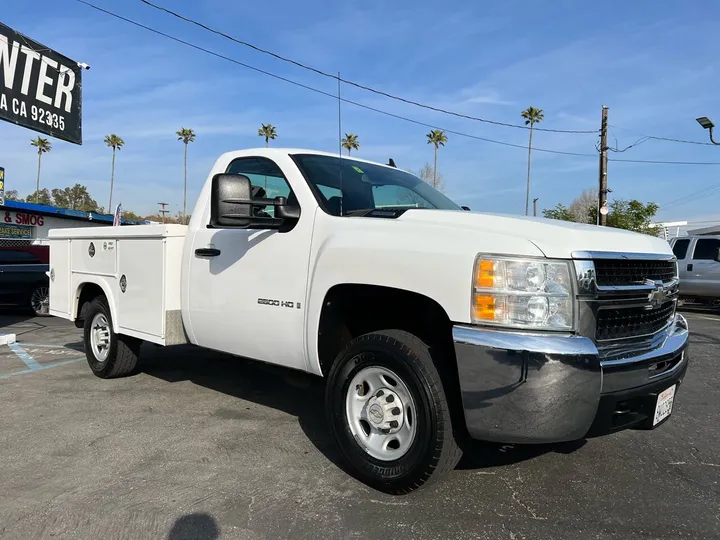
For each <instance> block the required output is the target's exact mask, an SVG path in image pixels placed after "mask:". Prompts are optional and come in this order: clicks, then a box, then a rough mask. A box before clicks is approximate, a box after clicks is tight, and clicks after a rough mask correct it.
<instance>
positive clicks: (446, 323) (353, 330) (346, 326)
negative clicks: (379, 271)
mask: <svg viewBox="0 0 720 540" xmlns="http://www.w3.org/2000/svg"><path fill="white" fill-rule="evenodd" d="M387 329H398V330H405V331H407V332H410V333H411V334H414V335H416V336H417V337H419V338H420V339H422V340H423V341H424V342H425V343H426V344H427V345H428V346H429V347H430V349H431V351H433V350H434V351H437V352H439V353H440V354H434V355H433V356H434V357H435V358H442V359H443V360H444V361H448V360H450V361H451V364H452V365H454V364H455V352H454V348H453V342H452V323H451V322H450V319H449V318H448V315H447V313H445V310H444V309H443V308H442V306H440V304H438V303H437V302H436V301H435V300H432V299H431V298H428V297H427V296H423V295H421V294H418V293H414V292H410V291H405V290H402V289H395V288H392V287H381V286H376V285H354V284H343V285H336V286H335V287H333V288H332V289H330V290H329V291H328V293H327V295H326V296H325V300H324V303H323V309H322V313H321V314H320V326H319V328H318V354H319V360H320V368H321V369H322V373H323V375H325V376H326V375H327V374H328V372H329V371H330V367H331V366H332V363H333V361H334V360H335V358H336V357H337V355H338V354H339V353H340V351H341V350H342V349H343V348H345V346H346V345H347V344H348V343H349V342H350V341H352V340H353V339H354V338H356V337H358V336H361V335H363V334H367V333H368V332H373V331H376V330H387Z"/></svg>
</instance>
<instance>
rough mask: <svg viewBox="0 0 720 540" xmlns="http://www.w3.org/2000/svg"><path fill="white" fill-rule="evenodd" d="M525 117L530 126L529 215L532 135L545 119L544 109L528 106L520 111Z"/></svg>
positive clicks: (528, 207) (526, 210)
mask: <svg viewBox="0 0 720 540" xmlns="http://www.w3.org/2000/svg"><path fill="white" fill-rule="evenodd" d="M520 116H522V117H523V118H524V119H525V125H526V126H528V125H529V126H530V140H529V141H528V169H527V190H526V192H525V215H526V216H527V215H528V213H529V212H530V155H531V154H532V136H533V126H534V125H535V124H538V123H540V122H542V121H543V119H544V118H545V115H544V114H543V110H542V109H536V108H535V107H528V108H527V109H525V110H524V111H523V112H521V113H520Z"/></svg>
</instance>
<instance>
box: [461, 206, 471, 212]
mask: <svg viewBox="0 0 720 540" xmlns="http://www.w3.org/2000/svg"><path fill="white" fill-rule="evenodd" d="M460 208H462V209H463V210H465V211H466V212H470V207H469V206H461V207H460Z"/></svg>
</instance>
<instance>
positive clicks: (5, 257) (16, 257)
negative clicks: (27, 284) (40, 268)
mask: <svg viewBox="0 0 720 540" xmlns="http://www.w3.org/2000/svg"><path fill="white" fill-rule="evenodd" d="M39 263H40V261H39V260H38V258H37V257H36V256H35V255H33V254H32V253H28V252H27V251H16V250H13V249H8V250H3V251H0V264H39Z"/></svg>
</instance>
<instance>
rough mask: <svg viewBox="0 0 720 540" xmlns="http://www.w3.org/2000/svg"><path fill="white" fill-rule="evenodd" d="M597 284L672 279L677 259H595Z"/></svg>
mask: <svg viewBox="0 0 720 540" xmlns="http://www.w3.org/2000/svg"><path fill="white" fill-rule="evenodd" d="M595 273H596V275H597V284H598V285H601V286H603V285H604V286H608V285H609V286H623V285H638V284H642V283H644V282H645V280H646V279H649V280H650V281H663V282H665V281H670V280H672V279H673V278H674V277H675V276H676V273H677V268H676V264H675V261H672V260H670V261H648V260H639V261H636V260H618V259H599V260H596V261H595Z"/></svg>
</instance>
